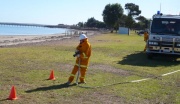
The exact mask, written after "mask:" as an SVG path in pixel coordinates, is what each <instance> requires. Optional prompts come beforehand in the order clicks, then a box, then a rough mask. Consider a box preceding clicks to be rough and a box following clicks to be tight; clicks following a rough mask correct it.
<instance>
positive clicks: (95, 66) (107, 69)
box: [89, 64, 131, 76]
mask: <svg viewBox="0 0 180 104" xmlns="http://www.w3.org/2000/svg"><path fill="white" fill-rule="evenodd" d="M89 68H92V69H96V70H101V71H104V72H108V73H113V74H118V75H122V76H128V75H130V74H131V73H130V72H128V71H125V70H122V69H118V68H115V67H112V66H110V65H99V64H93V65H91V66H89Z"/></svg>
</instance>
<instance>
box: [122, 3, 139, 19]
mask: <svg viewBox="0 0 180 104" xmlns="http://www.w3.org/2000/svg"><path fill="white" fill-rule="evenodd" d="M125 9H127V10H128V15H129V16H132V17H133V16H138V15H139V14H141V10H139V6H138V5H135V4H133V3H127V4H125Z"/></svg>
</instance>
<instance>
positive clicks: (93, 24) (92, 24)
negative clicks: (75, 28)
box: [86, 17, 97, 27]
mask: <svg viewBox="0 0 180 104" xmlns="http://www.w3.org/2000/svg"><path fill="white" fill-rule="evenodd" d="M96 22H97V20H96V19H94V17H91V18H89V19H88V20H87V22H86V26H87V27H96Z"/></svg>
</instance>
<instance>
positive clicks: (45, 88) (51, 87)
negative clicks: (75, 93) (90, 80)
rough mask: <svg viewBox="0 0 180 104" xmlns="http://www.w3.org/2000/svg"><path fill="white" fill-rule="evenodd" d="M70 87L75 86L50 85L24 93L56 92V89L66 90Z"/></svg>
mask: <svg viewBox="0 0 180 104" xmlns="http://www.w3.org/2000/svg"><path fill="white" fill-rule="evenodd" d="M72 86H76V84H71V85H67V84H65V83H64V84H59V85H52V86H48V87H39V88H36V89H32V90H27V91H25V92H26V93H31V92H37V91H47V90H56V89H62V88H68V87H72Z"/></svg>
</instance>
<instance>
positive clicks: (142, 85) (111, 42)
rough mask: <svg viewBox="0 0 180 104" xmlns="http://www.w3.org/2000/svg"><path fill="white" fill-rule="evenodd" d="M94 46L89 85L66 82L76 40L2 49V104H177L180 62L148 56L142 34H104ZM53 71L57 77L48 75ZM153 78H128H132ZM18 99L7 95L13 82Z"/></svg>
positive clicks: (0, 101) (179, 86)
mask: <svg viewBox="0 0 180 104" xmlns="http://www.w3.org/2000/svg"><path fill="white" fill-rule="evenodd" d="M89 41H90V42H91V45H92V57H91V59H90V67H89V69H88V71H87V75H86V81H87V84H86V85H80V86H81V87H78V86H73V85H72V86H70V87H65V86H64V85H63V83H65V82H66V81H67V79H68V77H69V75H70V72H71V70H72V68H73V65H74V63H75V58H74V57H72V55H73V53H74V50H75V47H76V45H77V44H78V43H77V41H76V40H72V42H68V44H55V45H41V46H26V47H23V46H22V47H12V48H1V49H0V59H1V60H0V79H1V81H0V104H12V103H13V104H65V103H70V104H74V103H80V104H81V103H83V104H84V103H87V104H93V103H99V104H102V103H119V104H123V103H125V104H145V103H146V104H155V103H157V104H161V103H162V104H164V103H166V104H179V103H180V100H179V99H180V72H177V73H174V74H170V75H168V76H164V77H159V76H160V75H162V74H165V73H169V72H172V71H176V70H179V68H180V65H179V61H177V62H174V61H171V60H169V59H168V58H164V57H157V58H154V59H153V60H148V59H147V58H146V54H145V53H143V52H142V51H143V49H144V46H145V43H144V41H143V37H142V36H138V35H136V34H134V32H131V34H130V35H129V36H128V35H119V34H102V35H97V36H94V37H92V38H89ZM52 69H53V70H54V73H55V77H56V80H55V81H52V80H47V79H48V78H49V75H50V71H51V70H52ZM144 78H151V79H150V80H147V81H142V82H138V83H130V81H133V80H139V79H144ZM13 85H14V86H15V87H16V91H17V97H18V99H17V100H15V101H10V100H6V98H8V97H9V94H10V89H11V87H12V86H13Z"/></svg>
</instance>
